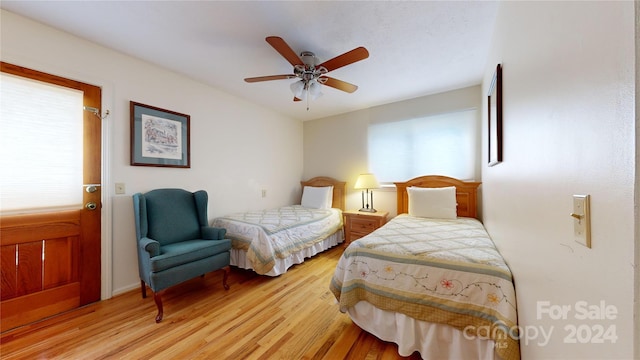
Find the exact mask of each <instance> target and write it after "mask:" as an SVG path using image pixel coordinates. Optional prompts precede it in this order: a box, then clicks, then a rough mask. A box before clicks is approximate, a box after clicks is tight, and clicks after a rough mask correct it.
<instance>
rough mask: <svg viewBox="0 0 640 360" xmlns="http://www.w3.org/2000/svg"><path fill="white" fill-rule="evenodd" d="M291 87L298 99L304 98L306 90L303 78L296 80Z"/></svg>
mask: <svg viewBox="0 0 640 360" xmlns="http://www.w3.org/2000/svg"><path fill="white" fill-rule="evenodd" d="M290 88H291V92H292V93H293V96H295V97H297V98H298V99H302V97H303V96H304V92H305V91H304V90H305V89H304V81H303V80H300V81H296V82H294V83H293V84H291V86H290Z"/></svg>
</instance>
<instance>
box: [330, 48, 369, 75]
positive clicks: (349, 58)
mask: <svg viewBox="0 0 640 360" xmlns="http://www.w3.org/2000/svg"><path fill="white" fill-rule="evenodd" d="M368 57H369V52H368V51H367V49H365V48H363V47H362V46H361V47H358V48H355V49H353V50H351V51H347V52H346V53H344V54H342V55H338V56H336V57H334V58H333V59H329V60H327V61H325V62H323V63H322V64H320V65H318V67H320V66H324V67H325V68H327V70H329V71H332V70H335V69H339V68H341V67H343V66H346V65H349V64H353V63H354V62H357V61H360V60H364V59H366V58H368Z"/></svg>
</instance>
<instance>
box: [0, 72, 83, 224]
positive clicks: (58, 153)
mask: <svg viewBox="0 0 640 360" xmlns="http://www.w3.org/2000/svg"><path fill="white" fill-rule="evenodd" d="M0 76H1V78H0V81H1V83H2V86H0V169H2V170H1V171H0V174H1V175H0V213H2V214H11V213H26V212H37V211H45V210H58V209H64V208H79V207H81V206H82V141H83V133H82V131H83V129H82V116H83V114H82V111H83V107H82V106H83V103H82V100H83V93H82V91H78V90H73V89H69V88H65V87H60V86H56V85H51V84H47V83H43V82H39V81H34V80H30V79H26V78H22V77H18V76H14V75H10V74H6V73H1V74H0Z"/></svg>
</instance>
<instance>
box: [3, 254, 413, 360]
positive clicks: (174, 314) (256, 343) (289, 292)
mask: <svg viewBox="0 0 640 360" xmlns="http://www.w3.org/2000/svg"><path fill="white" fill-rule="evenodd" d="M342 251H343V248H342V247H341V246H337V247H335V248H333V249H330V250H328V251H326V252H324V253H322V254H318V255H316V256H315V257H313V258H311V259H307V261H306V262H305V263H303V264H300V265H296V266H294V267H292V268H291V269H289V271H288V272H287V273H285V274H283V275H281V276H279V277H275V278H273V277H267V276H259V275H256V274H255V273H254V272H252V271H246V270H241V269H237V268H233V267H232V271H231V274H230V276H229V285H230V286H231V288H230V289H229V290H228V291H225V290H224V289H223V287H222V272H221V271H218V272H214V273H210V274H207V275H206V276H205V277H204V278H197V279H193V280H191V281H189V282H186V283H184V284H181V285H178V286H176V287H173V288H171V289H169V290H168V291H167V292H166V293H165V296H164V297H163V302H164V319H163V320H162V322H161V323H160V324H156V323H155V321H154V318H155V315H156V307H155V303H154V302H153V296H148V297H147V298H146V299H142V296H141V294H140V290H139V289H138V290H136V291H131V292H128V293H126V294H122V295H119V296H116V297H114V298H112V299H109V300H105V301H101V302H98V303H95V304H91V305H88V306H85V307H83V308H80V309H78V310H74V311H71V312H69V313H66V314H62V315H60V316H57V317H54V318H50V319H47V320H45V321H42V322H40V323H37V324H33V325H29V326H25V327H22V328H19V329H16V330H12V331H9V332H5V333H3V334H2V335H1V337H0V357H1V358H2V359H6V360H9V359H151V358H154V359H214V358H215V359H411V360H414V359H419V358H420V357H419V354H418V353H414V354H412V356H411V357H402V356H400V355H398V353H397V346H396V345H395V344H393V343H387V342H384V341H381V340H379V339H377V338H376V337H375V336H373V335H370V334H368V333H367V332H364V331H362V330H361V329H360V328H359V327H358V326H356V325H355V324H353V323H352V322H351V319H349V317H348V316H347V315H346V314H342V313H340V311H339V310H338V305H337V302H336V300H335V297H334V296H333V294H332V293H331V292H330V291H329V281H330V279H331V276H332V275H333V271H334V269H335V265H336V263H337V261H338V258H339V257H340V255H341V254H342Z"/></svg>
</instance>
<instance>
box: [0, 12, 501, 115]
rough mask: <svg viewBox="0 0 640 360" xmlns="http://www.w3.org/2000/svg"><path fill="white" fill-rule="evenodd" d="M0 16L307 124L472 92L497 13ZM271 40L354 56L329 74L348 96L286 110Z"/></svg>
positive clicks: (331, 95) (285, 66) (279, 61)
mask: <svg viewBox="0 0 640 360" xmlns="http://www.w3.org/2000/svg"><path fill="white" fill-rule="evenodd" d="M0 7H2V8H3V9H5V10H8V11H11V12H13V13H16V14H20V15H23V16H26V17H29V18H32V19H34V20H36V21H39V22H42V23H44V24H47V25H50V26H53V27H55V28H59V29H62V30H64V31H67V32H69V33H72V34H75V35H77V36H79V37H82V38H85V39H87V40H90V41H92V42H95V43H98V44H101V45H104V46H106V47H109V48H112V49H115V50H117V51H120V52H123V53H126V54H129V55H131V56H134V57H137V58H140V59H144V60H146V61H149V62H151V63H154V64H157V65H160V66H162V67H164V68H167V69H171V70H173V71H175V72H178V73H182V74H184V75H186V76H189V77H191V78H194V79H197V80H198V81H201V82H203V83H207V84H210V85H211V86H213V87H216V88H218V89H221V90H223V91H226V92H228V93H231V94H233V95H236V96H238V97H241V98H245V99H247V100H249V101H252V102H254V103H258V104H261V105H263V106H265V107H268V108H272V109H274V110H276V111H278V112H281V113H283V114H285V115H288V116H290V117H292V118H296V119H301V120H310V119H316V118H321V117H325V116H331V115H336V114H341V113H345V112H349V111H353V110H358V109H363V108H368V107H371V106H376V105H382V104H386V103H390V102H395V101H399V100H405V99H410V98H415V97H419V96H424V95H428V94H433V93H438V92H442V91H447V90H452V89H457V88H461V87H466V86H471V85H476V84H480V82H481V81H482V75H483V71H484V66H485V62H486V59H487V54H488V49H489V46H490V40H491V36H492V35H493V27H494V22H495V17H496V12H497V8H498V4H497V2H494V1H353V2H352V1H7V0H2V1H1V2H0ZM267 36H280V37H282V38H283V39H284V40H285V41H286V42H287V43H288V44H289V46H290V47H291V48H292V49H293V50H294V51H295V52H296V53H300V52H301V51H312V52H314V53H315V54H316V56H317V57H318V58H319V61H320V62H323V61H326V60H328V59H331V58H333V57H335V56H337V55H340V54H342V53H345V52H347V51H349V50H351V49H353V48H356V47H358V46H364V47H365V48H367V50H369V54H370V55H369V58H367V59H365V60H362V61H360V62H356V63H354V64H351V65H348V66H345V67H343V68H340V69H336V70H335V71H332V72H330V73H329V74H328V75H329V76H331V77H334V78H337V79H340V80H343V81H346V82H349V83H352V84H355V85H358V87H359V88H358V90H357V91H356V92H354V93H352V94H349V93H346V92H342V91H339V90H336V89H333V88H329V87H326V86H325V87H323V93H324V95H323V96H322V97H320V98H319V99H317V100H314V101H311V102H310V103H309V106H310V109H309V110H308V111H307V109H306V104H305V103H304V102H295V103H294V102H293V101H292V99H293V96H292V94H291V91H290V90H289V85H290V83H291V82H293V80H274V81H267V82H260V83H246V82H245V81H244V80H243V79H244V78H245V77H255V76H263V75H278V74H290V73H292V66H291V65H290V64H289V63H288V62H287V61H286V60H285V59H284V58H283V57H281V56H280V54H278V53H277V52H276V51H275V50H274V49H273V48H272V47H271V46H270V45H269V44H268V43H267V42H266V41H265V37H267Z"/></svg>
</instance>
